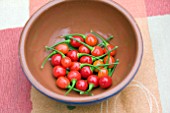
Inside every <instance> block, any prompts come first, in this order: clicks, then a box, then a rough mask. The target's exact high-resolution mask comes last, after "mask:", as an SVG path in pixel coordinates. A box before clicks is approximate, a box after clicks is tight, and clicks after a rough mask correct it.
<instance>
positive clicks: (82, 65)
mask: <svg viewBox="0 0 170 113" xmlns="http://www.w3.org/2000/svg"><path fill="white" fill-rule="evenodd" d="M84 66H90V67H93V68H97V69H100V68H99V67H98V66H94V65H91V64H80V68H82V67H84ZM93 68H92V70H94V69H93Z"/></svg>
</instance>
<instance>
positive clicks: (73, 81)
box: [65, 79, 77, 95]
mask: <svg viewBox="0 0 170 113" xmlns="http://www.w3.org/2000/svg"><path fill="white" fill-rule="evenodd" d="M71 82H72V85H71V87H70V88H69V90H68V91H67V92H66V93H65V95H68V94H69V93H70V91H71V90H72V89H73V88H74V86H75V85H76V82H77V80H76V79H73V80H72V81H71Z"/></svg>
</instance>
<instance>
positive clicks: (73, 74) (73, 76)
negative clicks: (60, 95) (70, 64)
mask: <svg viewBox="0 0 170 113" xmlns="http://www.w3.org/2000/svg"><path fill="white" fill-rule="evenodd" d="M67 78H68V79H69V80H70V81H71V83H72V85H71V87H70V88H69V90H68V91H67V92H66V93H65V95H67V94H69V93H70V91H71V90H72V89H73V88H74V86H75V84H76V82H77V80H80V79H81V75H80V73H79V72H78V71H70V72H69V73H68V74H67Z"/></svg>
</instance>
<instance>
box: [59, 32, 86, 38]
mask: <svg viewBox="0 0 170 113" xmlns="http://www.w3.org/2000/svg"><path fill="white" fill-rule="evenodd" d="M70 36H71V37H72V36H81V37H82V38H83V39H85V38H86V36H85V35H84V34H80V33H74V34H68V35H64V36H61V37H70Z"/></svg>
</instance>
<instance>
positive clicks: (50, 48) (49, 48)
mask: <svg viewBox="0 0 170 113" xmlns="http://www.w3.org/2000/svg"><path fill="white" fill-rule="evenodd" d="M45 48H46V49H48V50H53V51H55V52H57V53H59V54H60V55H61V56H62V58H64V57H66V56H65V55H64V54H63V53H62V52H60V51H58V50H56V49H54V48H52V47H48V46H45Z"/></svg>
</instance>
